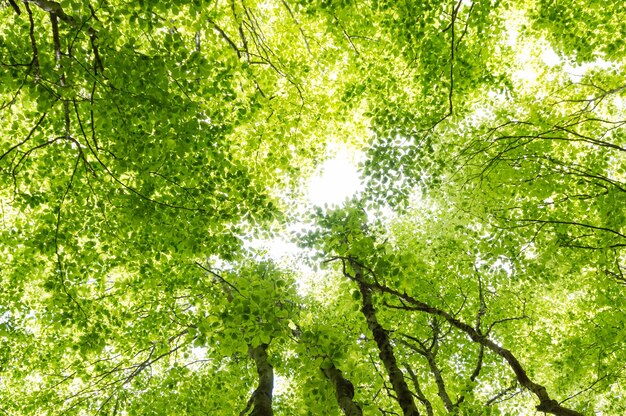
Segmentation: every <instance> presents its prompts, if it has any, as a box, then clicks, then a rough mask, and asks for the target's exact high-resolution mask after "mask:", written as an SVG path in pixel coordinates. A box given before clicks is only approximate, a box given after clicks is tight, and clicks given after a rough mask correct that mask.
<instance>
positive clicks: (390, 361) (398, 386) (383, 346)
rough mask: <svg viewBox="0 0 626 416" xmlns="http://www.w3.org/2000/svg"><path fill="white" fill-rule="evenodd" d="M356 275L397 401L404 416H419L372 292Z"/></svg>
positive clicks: (364, 308) (366, 316) (365, 314)
mask: <svg viewBox="0 0 626 416" xmlns="http://www.w3.org/2000/svg"><path fill="white" fill-rule="evenodd" d="M356 275H357V276H356V280H357V283H358V285H359V289H360V291H361V296H362V298H363V305H362V307H361V312H363V315H364V316H365V319H366V320H367V326H368V328H369V329H370V331H372V334H373V335H374V340H375V341H376V345H378V350H379V354H378V356H379V357H380V359H381V361H382V362H383V364H384V365H385V369H386V370H387V374H388V375H389V381H390V382H391V385H392V386H393V389H394V391H395V392H396V395H397V397H396V399H397V401H398V403H399V404H400V408H401V409H402V413H403V414H404V416H418V415H419V412H418V411H417V407H415V403H414V402H413V395H412V393H411V391H410V390H409V386H408V385H407V384H406V381H405V380H404V375H403V374H402V371H401V370H400V368H399V367H398V363H397V362H396V357H395V355H394V353H393V346H392V345H391V343H390V342H389V334H388V332H387V330H385V329H384V328H383V327H382V326H381V325H380V323H379V322H378V319H377V318H376V311H375V309H374V304H373V303H372V292H371V290H370V288H369V287H368V286H367V284H365V282H363V281H362V275H361V274H360V273H359V272H358V271H357V273H356Z"/></svg>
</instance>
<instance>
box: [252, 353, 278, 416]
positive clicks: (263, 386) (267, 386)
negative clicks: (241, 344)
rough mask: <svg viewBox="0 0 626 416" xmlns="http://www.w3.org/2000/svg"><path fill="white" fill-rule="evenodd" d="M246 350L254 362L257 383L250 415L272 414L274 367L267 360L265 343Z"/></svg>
mask: <svg viewBox="0 0 626 416" xmlns="http://www.w3.org/2000/svg"><path fill="white" fill-rule="evenodd" d="M248 352H249V353H250V357H252V359H253V360H254V362H255V364H256V372H257V374H258V375H259V385H258V386H257V388H256V390H255V391H254V393H252V396H253V397H252V400H253V402H252V403H253V406H254V407H253V408H252V413H250V416H272V415H273V414H274V412H273V411H272V390H273V388H274V368H272V365H271V364H270V363H269V361H268V360H267V344H261V345H259V346H258V347H255V348H252V347H251V346H250V348H249V350H248Z"/></svg>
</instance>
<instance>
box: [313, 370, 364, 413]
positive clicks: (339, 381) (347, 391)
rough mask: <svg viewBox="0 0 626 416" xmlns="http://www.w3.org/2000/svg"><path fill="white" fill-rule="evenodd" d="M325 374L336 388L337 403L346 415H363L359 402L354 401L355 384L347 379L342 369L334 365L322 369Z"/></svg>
mask: <svg viewBox="0 0 626 416" xmlns="http://www.w3.org/2000/svg"><path fill="white" fill-rule="evenodd" d="M322 371H323V372H324V375H325V376H326V378H327V379H328V380H330V382H331V383H332V384H333V387H334V388H335V397H337V403H339V407H340V408H341V410H343V413H344V414H345V415H346V416H362V415H363V411H362V410H361V408H360V407H359V405H358V404H356V403H355V402H354V400H353V399H354V385H353V384H352V383H351V382H350V380H348V379H346V378H345V377H344V376H343V374H341V370H339V369H338V368H337V367H335V366H334V365H332V366H331V367H330V368H325V369H322Z"/></svg>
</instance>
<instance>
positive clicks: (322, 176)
mask: <svg viewBox="0 0 626 416" xmlns="http://www.w3.org/2000/svg"><path fill="white" fill-rule="evenodd" d="M333 154H334V156H333V157H331V158H329V159H328V160H326V161H325V162H324V163H323V164H322V165H321V166H320V168H319V169H318V171H317V173H316V174H314V175H313V176H312V177H311V179H309V183H308V188H307V197H308V200H309V201H310V202H311V203H312V204H313V205H319V206H322V205H339V204H341V203H342V202H343V201H345V200H346V198H350V197H351V196H352V195H354V194H355V193H357V192H358V191H360V190H362V188H363V186H362V184H361V181H360V179H359V173H358V169H357V165H358V157H359V156H360V153H358V152H356V151H355V150H353V149H349V148H347V147H345V146H342V147H338V148H336V150H335V151H334V152H333Z"/></svg>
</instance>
